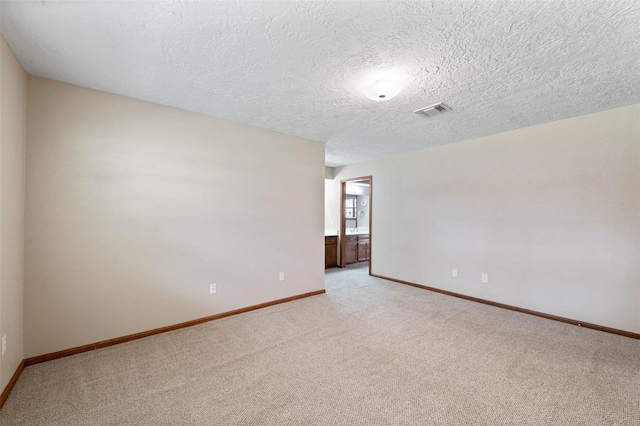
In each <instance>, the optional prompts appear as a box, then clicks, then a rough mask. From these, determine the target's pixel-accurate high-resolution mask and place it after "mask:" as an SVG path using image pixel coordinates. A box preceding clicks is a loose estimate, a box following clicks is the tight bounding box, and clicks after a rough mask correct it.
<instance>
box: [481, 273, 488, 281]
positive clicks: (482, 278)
mask: <svg viewBox="0 0 640 426" xmlns="http://www.w3.org/2000/svg"><path fill="white" fill-rule="evenodd" d="M480 281H482V282H483V283H488V282H489V274H481V275H480Z"/></svg>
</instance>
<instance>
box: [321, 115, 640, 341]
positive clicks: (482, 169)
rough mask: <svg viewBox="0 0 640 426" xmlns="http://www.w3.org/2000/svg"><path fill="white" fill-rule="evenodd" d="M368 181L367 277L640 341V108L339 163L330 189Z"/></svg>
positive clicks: (329, 218)
mask: <svg viewBox="0 0 640 426" xmlns="http://www.w3.org/2000/svg"><path fill="white" fill-rule="evenodd" d="M369 174H371V175H373V181H374V185H373V212H372V218H373V223H372V227H373V229H372V231H373V234H372V256H373V257H372V268H373V273H374V274H379V275H384V276H388V277H392V278H396V279H401V280H406V281H411V282H414V283H418V284H423V285H427V286H432V287H437V288H441V289H445V290H449V291H453V292H456V293H462V294H465V295H470V296H475V297H479V298H483V299H487V300H492V301H496V302H501V303H506V304H509V305H514V306H518V307H522V308H527V309H532V310H535V311H540V312H545V313H549V314H553V315H559V316H563V317H568V318H572V319H577V320H582V321H585V322H591V323H595V324H599V325H603V326H608V327H613V328H617V329H621V330H626V331H631V332H635V333H640V266H639V262H640V105H634V106H629V107H625V108H619V109H614V110H610V111H605V112H601V113H597V114H591V115H586V116H582V117H576V118H572V119H568V120H562V121H558V122H554V123H548V124H543V125H540V126H535V127H530V128H526V129H520V130H516V131H512V132H507V133H502V134H498V135H493V136H488V137H484V138H479V139H475V140H470V141H466V142H461V143H457V144H453V145H447V146H442V147H438V148H432V149H427V150H423V151H419V152H413V153H410V154H406V155H398V156H393V157H388V158H385V159H381V160H376V161H371V162H366V163H361V164H356V165H352V166H346V167H342V168H340V169H336V177H335V179H334V180H333V181H331V182H333V184H334V185H338V184H339V181H340V179H346V178H350V177H356V176H364V175H369ZM325 220H331V217H328V218H326V219H325ZM398 224H402V225H401V226H400V225H398ZM453 268H457V269H458V272H459V278H457V279H454V278H452V277H451V270H452V269H453ZM481 273H488V274H489V283H488V284H483V283H481V282H480V274H481Z"/></svg>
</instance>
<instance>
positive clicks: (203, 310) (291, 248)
mask: <svg viewBox="0 0 640 426" xmlns="http://www.w3.org/2000/svg"><path fill="white" fill-rule="evenodd" d="M28 114H29V120H28V126H27V198H26V200H27V204H26V239H27V245H26V264H27V267H26V287H25V318H26V327H25V356H26V357H32V356H36V355H40V354H44V353H50V352H54V351H58V350H63V349H67V348H71V347H76V346H79V345H84V344H88V343H91V342H96V341H101V340H105V339H110V338H114V337H117V336H123V335H127V334H131V333H136V332H140V331H144V330H149V329H154V328H157V327H162V326H167V325H171V324H176V323H180V322H184V321H188V320H192V319H196V318H201V317H205V316H209V315H214V314H217V313H221V312H226V311H230V310H234V309H239V308H242V307H247V306H251V305H255V304H260V303H264V302H269V301H273V300H277V299H281V298H285V297H289V296H294V295H298V294H303V293H308V292H312V291H317V290H321V289H323V288H324V262H323V258H324V245H323V216H322V214H323V213H322V212H323V197H322V194H323V191H324V185H323V182H324V179H323V178H324V174H323V173H324V171H325V170H324V145H323V144H321V143H319V142H314V141H309V140H305V139H301V138H298V137H294V136H289V135H284V134H280V133H276V132H272V131H267V130H262V129H258V128H254V127H250V126H245V125H242V124H238V123H232V122H228V121H224V120H218V119H215V118H211V117H207V116H202V115H198V114H194V113H189V112H185V111H181V110H177V109H172V108H168V107H163V106H159V105H154V104H150V103H146V102H142V101H138V100H134V99H129V98H125V97H121V96H116V95H112V94H107V93H103V92H98V91H94V90H90V89H85V88H80V87H77V86H71V85H68V84H64V83H59V82H54V81H51V80H46V79H42V78H35V77H33V78H32V77H30V78H29V86H28ZM294 217H295V220H292V218H294ZM279 272H284V273H285V280H284V281H279ZM210 283H216V284H217V293H216V294H215V295H209V284H210Z"/></svg>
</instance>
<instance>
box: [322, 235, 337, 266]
mask: <svg viewBox="0 0 640 426" xmlns="http://www.w3.org/2000/svg"><path fill="white" fill-rule="evenodd" d="M334 266H338V237H325V238H324V267H325V268H332V267H334Z"/></svg>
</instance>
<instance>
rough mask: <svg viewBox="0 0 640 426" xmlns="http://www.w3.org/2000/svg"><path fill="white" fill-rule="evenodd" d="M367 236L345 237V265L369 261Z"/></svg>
mask: <svg viewBox="0 0 640 426" xmlns="http://www.w3.org/2000/svg"><path fill="white" fill-rule="evenodd" d="M369 248H370V245H369V235H347V236H346V247H345V263H346V264H348V263H356V262H362V261H365V260H369V257H370V252H371V251H370V249H369Z"/></svg>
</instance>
